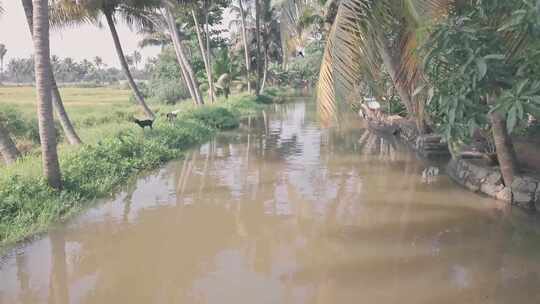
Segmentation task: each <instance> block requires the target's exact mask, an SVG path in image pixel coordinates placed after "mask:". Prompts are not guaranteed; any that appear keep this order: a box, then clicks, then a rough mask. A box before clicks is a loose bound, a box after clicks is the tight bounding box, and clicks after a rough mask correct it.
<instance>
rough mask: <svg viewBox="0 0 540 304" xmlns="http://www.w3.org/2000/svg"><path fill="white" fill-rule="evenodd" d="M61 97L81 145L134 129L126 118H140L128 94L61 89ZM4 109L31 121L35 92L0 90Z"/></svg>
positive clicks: (118, 90) (11, 88)
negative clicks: (8, 109) (18, 113)
mask: <svg viewBox="0 0 540 304" xmlns="http://www.w3.org/2000/svg"><path fill="white" fill-rule="evenodd" d="M61 94H62V98H63V102H64V106H65V108H66V110H67V112H68V114H69V117H70V118H71V120H72V121H73V123H74V125H75V127H76V129H77V131H78V132H79V135H80V136H81V138H82V140H83V141H84V142H85V143H94V142H96V141H97V140H98V139H99V138H101V137H102V136H105V135H108V134H113V133H115V132H119V131H122V130H124V129H126V128H130V127H136V126H135V125H134V124H133V123H130V121H129V119H128V118H130V117H131V116H140V117H142V115H141V113H142V112H141V111H140V110H139V108H138V107H137V105H135V104H133V103H130V102H129V96H130V91H129V90H120V89H114V88H62V89H61ZM4 108H12V109H15V110H16V111H18V112H20V113H21V114H22V115H23V117H24V118H26V119H32V118H35V117H36V95H35V89H34V88H33V87H0V109H4ZM157 108H158V110H159V107H157Z"/></svg>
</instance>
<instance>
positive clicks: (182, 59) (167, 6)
mask: <svg viewBox="0 0 540 304" xmlns="http://www.w3.org/2000/svg"><path fill="white" fill-rule="evenodd" d="M177 5H178V4H177V3H175V2H174V1H168V0H162V6H163V10H164V15H165V24H166V27H167V29H168V32H169V35H170V36H171V39H172V42H173V46H174V50H175V52H176V58H177V60H178V63H179V64H180V68H181V70H182V75H183V77H184V81H185V82H186V84H187V87H188V89H189V91H190V93H191V96H192V97H193V100H194V101H195V104H197V105H203V104H204V100H203V98H202V95H201V92H200V89H199V84H198V83H197V78H196V77H195V73H194V72H193V68H192V67H191V64H190V63H189V61H188V60H187V56H186V51H185V47H184V44H183V43H182V40H181V36H182V34H181V33H180V31H179V29H178V26H177V23H176V18H175V16H174V13H173V9H175V8H177Z"/></svg>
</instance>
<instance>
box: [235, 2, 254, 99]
mask: <svg viewBox="0 0 540 304" xmlns="http://www.w3.org/2000/svg"><path fill="white" fill-rule="evenodd" d="M242 1H243V0H238V13H239V14H240V27H241V28H240V30H241V32H242V42H243V44H244V55H245V60H246V82H247V90H248V93H251V79H250V73H251V58H250V55H249V47H248V45H249V42H248V41H247V30H246V11H245V10H244V5H243V3H242Z"/></svg>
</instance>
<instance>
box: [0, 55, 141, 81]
mask: <svg viewBox="0 0 540 304" xmlns="http://www.w3.org/2000/svg"><path fill="white" fill-rule="evenodd" d="M135 53H136V54H134V55H136V56H138V57H136V56H133V57H132V56H127V57H129V60H128V62H129V63H130V64H131V69H132V71H133V72H132V73H133V75H134V77H135V78H136V79H139V80H145V79H148V78H149V71H150V70H151V67H150V66H149V65H151V63H150V64H147V65H145V66H144V67H142V68H141V69H138V64H139V63H140V54H139V53H138V52H135ZM131 58H136V59H137V60H133V59H131ZM51 65H52V69H53V71H54V75H55V77H56V81H57V82H59V83H95V84H111V83H116V82H118V81H121V80H126V77H125V75H124V73H123V72H122V70H120V69H119V68H116V67H111V66H107V65H106V64H105V63H103V60H102V59H101V57H99V56H97V57H94V58H93V59H92V60H88V59H83V60H81V61H76V60H74V59H73V58H71V57H65V58H60V57H58V56H56V55H53V56H51ZM34 69H35V68H34V59H33V57H28V58H12V59H11V60H10V61H9V62H8V63H7V64H6V66H5V69H4V71H3V73H2V77H1V80H2V81H3V82H4V83H32V82H34V81H35V72H34Z"/></svg>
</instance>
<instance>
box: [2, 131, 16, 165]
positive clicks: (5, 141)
mask: <svg viewBox="0 0 540 304" xmlns="http://www.w3.org/2000/svg"><path fill="white" fill-rule="evenodd" d="M0 155H2V157H3V158H4V162H5V163H6V164H8V165H9V164H11V163H13V162H15V161H16V160H17V158H19V156H20V153H19V150H18V149H17V147H16V146H15V143H13V140H11V137H10V136H9V133H8V130H7V129H6V128H5V127H4V125H3V124H2V122H1V121H0Z"/></svg>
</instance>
